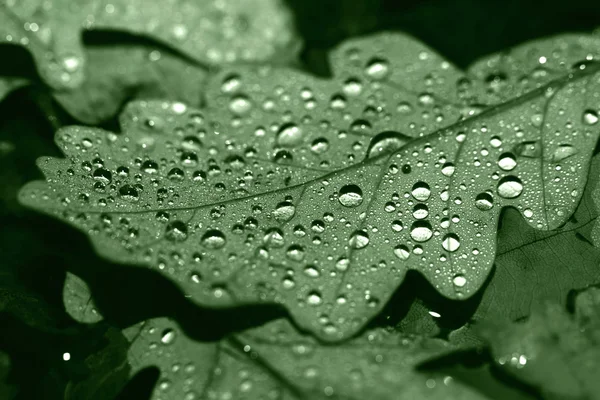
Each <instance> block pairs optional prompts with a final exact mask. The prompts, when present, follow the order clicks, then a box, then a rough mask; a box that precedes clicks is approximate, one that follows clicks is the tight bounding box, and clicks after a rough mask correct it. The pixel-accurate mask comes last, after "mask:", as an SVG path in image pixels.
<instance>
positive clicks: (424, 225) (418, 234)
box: [410, 221, 433, 242]
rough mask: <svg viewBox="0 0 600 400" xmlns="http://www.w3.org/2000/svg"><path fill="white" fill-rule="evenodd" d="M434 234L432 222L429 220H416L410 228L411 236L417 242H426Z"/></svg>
mask: <svg viewBox="0 0 600 400" xmlns="http://www.w3.org/2000/svg"><path fill="white" fill-rule="evenodd" d="M431 236H433V230H432V229H431V224H430V223H429V222H428V221H416V222H414V223H413V224H412V226H411V228H410V237H411V238H412V239H413V240H414V241H415V242H426V241H428V240H429V239H431Z"/></svg>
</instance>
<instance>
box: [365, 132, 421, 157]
mask: <svg viewBox="0 0 600 400" xmlns="http://www.w3.org/2000/svg"><path fill="white" fill-rule="evenodd" d="M410 140H411V138H410V137H409V136H406V135H404V134H402V133H400V132H394V131H386V132H381V133H380V134H378V135H376V136H375V137H374V138H373V139H371V142H370V143H369V148H368V150H367V158H372V157H377V156H378V155H380V154H389V153H392V152H394V151H396V150H398V149H399V148H401V147H402V146H404V145H405V144H406V143H408V142H409V141H410Z"/></svg>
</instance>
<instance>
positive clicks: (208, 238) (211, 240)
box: [201, 229, 226, 249]
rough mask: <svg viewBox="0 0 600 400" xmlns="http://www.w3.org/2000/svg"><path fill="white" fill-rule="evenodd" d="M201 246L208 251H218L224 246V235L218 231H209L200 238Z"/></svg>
mask: <svg viewBox="0 0 600 400" xmlns="http://www.w3.org/2000/svg"><path fill="white" fill-rule="evenodd" d="M201 240H202V244H203V245H204V246H205V247H206V248H209V249H220V248H221V247H223V246H225V243H226V239H225V234H224V233H223V232H221V231H220V230H218V229H209V230H208V231H206V233H205V234H204V235H203V236H202V239H201Z"/></svg>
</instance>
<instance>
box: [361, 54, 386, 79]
mask: <svg viewBox="0 0 600 400" xmlns="http://www.w3.org/2000/svg"><path fill="white" fill-rule="evenodd" d="M389 72H390V65H389V62H388V61H387V60H384V59H382V58H373V59H372V60H371V61H369V63H368V64H367V68H366V70H365V73H366V74H367V75H368V76H369V77H370V78H371V79H374V80H381V79H384V78H385V77H387V75H388V74H389Z"/></svg>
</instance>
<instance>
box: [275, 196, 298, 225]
mask: <svg viewBox="0 0 600 400" xmlns="http://www.w3.org/2000/svg"><path fill="white" fill-rule="evenodd" d="M295 213H296V207H295V206H294V205H293V204H292V203H291V202H289V201H282V202H281V203H279V204H277V207H276V208H275V211H274V212H273V216H274V217H275V219H276V220H277V221H279V222H287V221H289V220H290V219H292V217H293V216H294V214H295Z"/></svg>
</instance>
